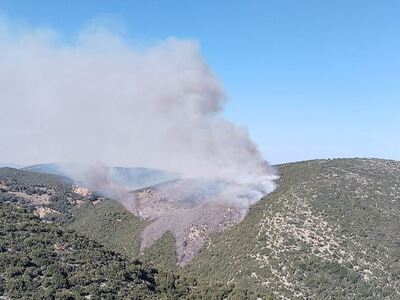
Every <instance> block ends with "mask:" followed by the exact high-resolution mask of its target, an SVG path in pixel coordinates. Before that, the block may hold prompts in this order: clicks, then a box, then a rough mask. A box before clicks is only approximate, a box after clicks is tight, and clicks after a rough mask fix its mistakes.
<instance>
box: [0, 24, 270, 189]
mask: <svg viewBox="0 0 400 300" xmlns="http://www.w3.org/2000/svg"><path fill="white" fill-rule="evenodd" d="M60 40H61V39H60V38H59V36H58V35H57V33H55V32H54V31H52V30H49V29H46V30H19V31H16V30H15V29H13V28H12V29H10V28H9V27H8V26H7V24H5V23H2V24H1V25H0V128H1V129H0V141H1V147H0V160H2V161H5V162H16V163H21V164H32V163H39V162H40V163H41V162H49V161H55V162H60V161H69V162H77V163H79V162H84V163H86V164H88V163H96V162H101V163H103V164H107V165H124V166H146V167H153V168H159V169H165V170H170V171H173V172H178V173H180V174H182V175H184V176H187V177H203V178H217V179H223V180H226V181H229V182H231V181H232V182H237V183H241V184H246V183H251V184H256V185H257V184H260V185H263V184H267V185H268V186H269V187H270V186H271V182H272V181H271V180H272V179H273V175H272V173H273V172H272V171H271V169H270V167H269V166H268V164H267V162H266V161H265V160H264V159H263V158H262V156H261V155H260V153H259V152H258V150H257V147H256V145H255V144H254V143H253V142H252V141H251V140H250V138H249V136H248V133H247V131H246V130H245V129H242V128H239V127H237V126H235V125H234V124H232V123H231V122H229V121H228V120H226V119H225V118H224V117H223V116H222V114H221V112H222V110H223V107H224V102H225V95H224V91H223V89H222V87H221V84H220V82H219V81H218V79H217V78H216V76H215V74H214V73H213V72H212V71H211V70H210V68H209V67H208V66H207V64H206V63H205V61H204V60H203V58H202V56H201V53H200V50H199V46H198V45H197V43H196V42H194V41H191V40H179V39H175V38H170V39H167V40H165V41H161V42H159V43H157V44H156V45H154V46H152V47H149V48H147V49H136V48H135V47H133V46H132V45H131V44H130V43H129V42H126V41H124V39H123V37H121V36H119V35H115V34H112V33H110V32H108V31H106V30H103V29H96V30H85V31H83V32H82V33H81V34H80V35H79V38H78V39H77V41H76V42H74V43H64V42H62V41H60Z"/></svg>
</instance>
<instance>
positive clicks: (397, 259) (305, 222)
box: [188, 159, 400, 299]
mask: <svg viewBox="0 0 400 300" xmlns="http://www.w3.org/2000/svg"><path fill="white" fill-rule="evenodd" d="M279 171H280V174H281V179H280V181H279V187H278V188H277V190H276V191H275V192H273V193H271V194H270V195H268V196H266V197H265V198H264V199H263V200H262V201H260V202H259V203H257V204H256V205H255V206H254V207H253V208H252V211H251V213H250V214H249V215H248V216H247V217H246V218H245V220H244V221H243V222H242V223H241V224H240V225H238V226H236V227H234V228H233V229H231V230H228V231H226V232H224V233H222V234H220V235H217V236H215V237H214V238H212V239H210V240H209V242H208V245H207V247H204V248H203V250H202V251H201V253H200V254H199V255H198V257H196V258H195V261H194V262H193V263H192V264H191V266H190V267H189V270H188V271H189V272H192V273H194V274H197V275H198V276H200V277H201V278H203V277H204V278H208V279H216V278H218V279H221V278H222V279H223V280H224V281H225V282H227V283H228V282H235V283H237V284H240V285H243V286H248V287H251V288H252V289H254V290H258V291H261V292H263V291H265V292H267V291H273V294H274V295H275V296H276V297H277V298H282V299H283V298H290V299H304V298H306V299H338V298H346V299H385V298H386V299H400V272H399V270H400V252H399V249H400V248H399V247H400V238H399V236H398V231H399V229H400V217H399V216H400V163H399V162H396V161H386V160H377V159H337V160H316V161H308V162H301V163H293V164H286V165H281V166H279Z"/></svg>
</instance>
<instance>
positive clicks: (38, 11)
mask: <svg viewBox="0 0 400 300" xmlns="http://www.w3.org/2000/svg"><path fill="white" fill-rule="evenodd" d="M0 14H2V15H3V16H5V17H6V18H8V19H10V20H13V21H18V22H23V23H25V24H27V25H28V26H35V27H36V26H42V27H46V26H48V27H52V28H55V29H57V30H59V31H60V32H62V33H63V34H64V35H65V37H66V38H71V37H73V36H74V35H75V34H76V33H77V32H78V31H79V30H80V28H82V26H85V25H86V24H88V23H90V22H92V21H93V20H95V22H101V23H105V24H108V25H109V26H111V27H113V28H114V29H115V30H121V31H123V32H124V34H125V36H126V37H127V38H128V39H132V40H135V41H138V42H139V43H152V42H154V41H158V40H161V39H164V38H166V37H170V36H174V37H178V38H190V39H195V40H197V41H198V42H199V43H200V45H201V48H202V53H203V54H204V57H205V59H206V60H207V62H208V63H209V65H210V66H211V68H212V69H213V70H214V71H215V72H216V73H217V75H218V77H219V78H220V79H221V81H222V82H223V85H224V87H225V90H226V92H227V94H228V96H229V100H230V101H229V102H228V104H227V107H226V112H225V114H226V116H227V117H228V118H229V119H231V120H233V121H234V122H235V123H237V124H240V125H243V126H246V127H247V128H248V129H249V132H250V134H251V136H252V138H253V139H254V140H255V141H256V143H257V144H258V145H259V147H260V149H261V151H262V153H263V154H264V156H265V157H266V159H268V160H269V161H271V162H272V163H280V162H287V161H297V160H305V159H313V158H328V157H381V158H392V159H400V118H399V116H400V34H399V33H400V18H399V15H400V2H399V1H385V0H382V1H370V0H364V1H355V0H354V1H349V0H347V1H345V0H343V1H341V0H335V1H306V0H304V1H295V0H292V1H285V0H279V1H127V0H125V1H122V0H121V1H118V0H115V1H111V0H109V1H102V0H97V1H90V0H85V1H74V0H69V1H61V0H59V1H40V0H39V1H34V0H31V1H24V0H20V1H4V0H0Z"/></svg>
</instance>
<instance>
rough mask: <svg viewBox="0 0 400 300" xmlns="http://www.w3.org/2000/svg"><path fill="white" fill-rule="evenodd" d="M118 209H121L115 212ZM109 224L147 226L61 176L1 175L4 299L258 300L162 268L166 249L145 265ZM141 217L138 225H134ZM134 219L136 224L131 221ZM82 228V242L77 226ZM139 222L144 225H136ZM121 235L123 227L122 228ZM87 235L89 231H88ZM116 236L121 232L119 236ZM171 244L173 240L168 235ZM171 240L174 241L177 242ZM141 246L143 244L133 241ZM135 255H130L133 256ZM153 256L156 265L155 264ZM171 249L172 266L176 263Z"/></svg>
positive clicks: (0, 288) (0, 284)
mask: <svg viewBox="0 0 400 300" xmlns="http://www.w3.org/2000/svg"><path fill="white" fill-rule="evenodd" d="M113 207H115V209H114V210H113V209H112V208H113ZM97 208H100V210H99V211H100V212H101V214H100V215H103V213H105V215H104V217H103V219H104V220H107V219H111V220H113V221H115V222H117V224H121V225H122V224H123V227H124V228H125V230H126V231H127V232H130V231H132V232H135V228H136V232H138V230H139V229H140V228H141V227H140V226H141V224H142V223H143V221H142V220H140V219H138V218H137V217H134V216H133V215H132V214H131V213H128V212H127V211H125V210H124V209H123V208H122V206H121V205H120V204H118V203H116V202H114V201H112V200H108V199H105V198H103V197H99V196H96V195H94V194H91V193H88V191H87V190H86V189H85V188H83V187H79V186H76V185H75V184H73V183H72V182H71V181H70V180H69V179H67V178H64V177H59V176H56V175H49V174H41V173H34V172H29V171H21V170H16V169H11V168H2V169H0V299H116V298H117V299H181V298H185V299H222V298H229V299H243V298H252V299H256V298H257V297H259V296H260V294H256V293H254V292H252V291H250V290H248V289H243V288H239V287H236V286H235V285H234V284H230V285H225V284H222V283H218V282H219V281H214V282H209V281H207V280H201V281H198V280H196V279H195V278H194V277H192V276H190V275H187V274H186V275H185V274H182V272H180V271H179V270H176V269H175V270H171V269H169V270H166V268H164V270H163V269H162V268H158V267H156V266H155V264H157V259H156V258H157V257H160V256H162V255H164V254H165V249H164V248H163V246H162V244H161V243H160V242H157V243H155V245H154V246H155V247H156V249H155V251H154V252H151V251H149V253H148V256H147V259H146V256H144V257H143V256H142V257H141V258H145V259H146V261H148V262H153V264H152V265H149V264H146V263H145V264H143V263H142V262H141V261H139V260H137V259H135V258H133V257H134V256H133V254H138V255H139V253H132V252H129V255H123V254H118V252H123V251H122V249H123V245H124V244H123V243H122V244H120V243H119V242H118V241H121V240H122V238H123V236H122V235H119V236H118V237H116V238H115V239H114V242H115V244H112V243H110V241H111V239H109V238H108V237H109V235H108V234H109V233H112V230H110V231H108V230H107V228H108V227H107V226H106V225H108V224H104V223H102V222H101V220H99V219H98V218H92V216H94V215H95V214H96V209H97ZM85 212H88V213H89V217H90V218H89V220H90V221H93V222H94V223H93V224H96V225H97V226H96V228H97V229H100V231H103V237H104V238H105V239H104V240H103V242H104V244H105V245H106V247H104V246H103V245H102V244H100V243H98V242H97V241H94V240H93V239H92V238H91V236H93V235H91V234H89V232H90V231H91V227H90V226H87V225H90V224H85V221H84V216H86V215H85ZM132 217H133V219H131V218H132ZM128 220H134V223H130V222H128ZM74 221H76V222H78V221H81V222H82V226H76V227H77V228H78V229H79V231H80V232H82V233H86V236H87V237H85V236H83V235H81V234H80V233H78V232H77V231H75V230H73V229H68V227H70V228H72V227H73V226H71V224H75V222H74ZM135 222H136V223H135ZM114 229H115V228H114ZM85 231H86V232H85ZM114 233H115V232H114ZM166 239H167V241H168V235H167V236H166ZM169 239H170V237H169ZM129 243H131V244H132V245H134V244H135V243H136V245H138V244H137V241H136V240H135V239H132V240H131V241H129ZM125 253H127V252H125ZM149 256H151V257H152V259H150V258H148V257H149ZM173 257H174V252H173V249H171V264H170V265H171V266H173V264H174V258H173Z"/></svg>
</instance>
